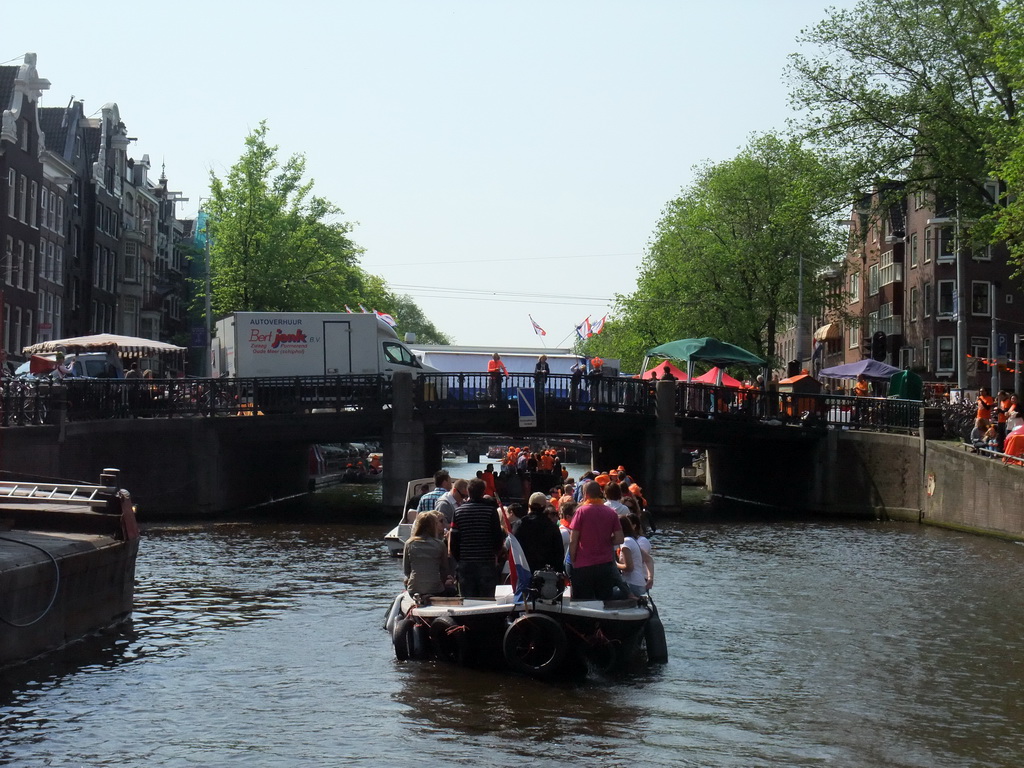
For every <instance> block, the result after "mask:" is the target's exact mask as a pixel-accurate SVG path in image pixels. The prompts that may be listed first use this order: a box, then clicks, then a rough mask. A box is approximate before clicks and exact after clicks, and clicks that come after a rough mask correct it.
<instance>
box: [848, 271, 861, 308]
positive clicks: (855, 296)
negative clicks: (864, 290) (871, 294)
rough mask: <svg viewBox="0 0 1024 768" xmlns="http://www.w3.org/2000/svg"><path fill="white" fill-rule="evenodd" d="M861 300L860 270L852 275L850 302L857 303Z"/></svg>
mask: <svg viewBox="0 0 1024 768" xmlns="http://www.w3.org/2000/svg"><path fill="white" fill-rule="evenodd" d="M858 301H860V272H854V273H853V274H851V275H850V303H851V304H856V303H857V302H858Z"/></svg>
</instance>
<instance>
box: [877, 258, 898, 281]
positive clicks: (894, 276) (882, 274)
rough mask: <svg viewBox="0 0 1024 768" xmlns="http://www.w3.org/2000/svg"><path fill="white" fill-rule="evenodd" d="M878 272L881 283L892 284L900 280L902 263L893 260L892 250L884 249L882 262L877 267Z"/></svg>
mask: <svg viewBox="0 0 1024 768" xmlns="http://www.w3.org/2000/svg"><path fill="white" fill-rule="evenodd" d="M878 273H879V279H880V280H881V282H882V285H892V284H893V283H898V282H902V280H903V265H902V264H897V263H896V262H895V261H893V255H892V251H886V252H885V253H883V254H882V264H881V266H880V267H879V270H878Z"/></svg>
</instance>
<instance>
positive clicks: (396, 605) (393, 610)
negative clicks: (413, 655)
mask: <svg viewBox="0 0 1024 768" xmlns="http://www.w3.org/2000/svg"><path fill="white" fill-rule="evenodd" d="M401 615H402V596H401V595H399V596H398V597H396V598H395V601H394V602H393V603H392V604H391V607H390V608H388V612H387V615H386V617H385V619H384V629H385V630H387V631H388V632H392V631H394V629H395V622H396V621H398V618H399V617H400V616H401Z"/></svg>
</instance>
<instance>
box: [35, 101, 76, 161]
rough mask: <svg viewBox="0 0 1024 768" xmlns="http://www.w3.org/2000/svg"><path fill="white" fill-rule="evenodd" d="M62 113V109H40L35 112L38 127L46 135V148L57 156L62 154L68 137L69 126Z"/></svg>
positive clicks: (63, 111)
mask: <svg viewBox="0 0 1024 768" xmlns="http://www.w3.org/2000/svg"><path fill="white" fill-rule="evenodd" d="M64 113H65V110H64V108H63V107H40V108H39V109H38V110H36V114H37V115H38V116H39V127H40V128H41V129H42V131H43V133H45V134H46V148H47V149H48V150H50V151H51V152H56V153H57V154H59V155H63V154H64V145H65V143H66V142H67V137H68V127H69V126H68V121H67V120H66V119H65V117H64Z"/></svg>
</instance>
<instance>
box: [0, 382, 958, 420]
mask: <svg viewBox="0 0 1024 768" xmlns="http://www.w3.org/2000/svg"><path fill="white" fill-rule="evenodd" d="M656 385H657V384H656V382H650V381H644V380H641V379H627V378H615V377H601V378H598V379H592V380H587V379H582V380H580V379H577V378H574V377H572V376H568V375H559V374H554V375H550V376H548V377H546V378H545V379H544V380H543V381H538V380H537V379H535V377H534V376H532V375H526V374H512V375H510V376H507V377H502V378H501V379H497V380H496V379H492V378H491V377H490V375H489V374H487V373H447V374H421V375H420V376H419V377H418V378H417V379H416V380H415V382H414V388H413V392H414V401H415V402H414V404H415V406H416V407H417V408H420V409H423V410H434V409H436V410H446V411H464V410H468V409H484V408H488V409H489V408H510V407H511V408H515V407H517V405H518V403H517V400H518V397H519V391H520V390H521V389H529V390H533V392H534V397H535V403H536V408H537V413H538V414H542V413H554V412H558V411H561V412H572V411H592V412H604V413H616V414H654V413H655V406H656V389H655V388H656ZM392 400H393V390H392V384H391V381H390V380H389V379H387V378H385V377H382V376H287V377H276V378H252V379H157V380H153V379H128V380H125V379H65V380H64V381H56V380H50V379H48V378H43V379H38V380H33V379H4V380H2V381H0V407H2V420H0V423H2V424H3V425H4V426H22V425H33V424H47V423H54V421H55V419H58V418H61V416H59V415H58V414H61V413H63V414H66V415H65V416H63V418H66V419H67V420H70V421H84V420H94V419H116V418H138V417H164V418H169V417H183V416H203V417H226V416H260V415H264V414H289V413H311V412H317V411H334V412H352V411H364V410H369V409H375V410H379V409H381V408H384V407H386V406H388V405H389V404H391V403H392ZM921 405H922V404H921V403H920V402H918V401H915V400H898V399H895V398H873V397H845V396H841V395H831V394H801V393H777V392H767V391H761V390H751V389H735V388H732V387H715V386H712V385H708V384H692V383H688V382H678V383H677V384H676V385H675V414H676V416H677V417H679V418H684V419H686V418H690V419H708V418H712V419H731V420H746V421H751V422H763V423H768V424H786V425H796V424H798V425H801V426H805V427H821V428H825V427H833V428H841V429H863V430H871V431H876V432H878V431H885V432H914V431H916V430H918V429H919V428H920V422H921ZM948 416H949V419H948V420H949V421H953V420H956V419H954V418H953V417H954V416H955V417H958V418H960V419H962V418H963V417H962V415H961V414H959V412H957V413H956V414H953V413H950V414H948ZM949 426H952V425H949Z"/></svg>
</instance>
